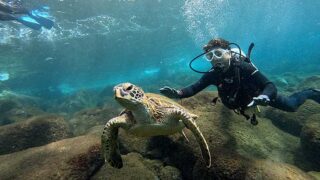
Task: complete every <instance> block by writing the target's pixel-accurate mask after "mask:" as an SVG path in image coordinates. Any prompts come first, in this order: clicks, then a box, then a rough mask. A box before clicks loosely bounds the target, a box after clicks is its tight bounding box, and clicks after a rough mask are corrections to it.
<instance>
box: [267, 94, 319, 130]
mask: <svg viewBox="0 0 320 180" xmlns="http://www.w3.org/2000/svg"><path fill="white" fill-rule="evenodd" d="M319 110H320V105H319V104H318V103H316V102H314V101H311V100H307V101H306V102H305V103H304V104H303V105H302V106H300V108H299V109H298V111H297V112H285V111H281V110H278V109H275V108H271V107H269V108H267V110H266V111H265V113H264V116H265V117H266V118H269V119H271V120H272V123H273V124H274V125H275V126H277V127H279V128H280V129H282V130H283V131H286V132H288V133H290V134H292V135H295V136H300V133H301V129H302V127H303V125H304V124H305V122H306V120H307V119H308V118H309V117H310V116H311V115H313V114H317V113H319Z"/></svg>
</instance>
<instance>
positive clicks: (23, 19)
mask: <svg viewBox="0 0 320 180" xmlns="http://www.w3.org/2000/svg"><path fill="white" fill-rule="evenodd" d="M48 9H49V8H48V7H47V6H44V7H41V8H39V9H34V10H28V9H26V8H24V7H20V6H17V5H13V4H11V3H6V2H4V1H1V0H0V20H1V21H17V22H20V23H21V24H23V25H25V26H27V27H29V28H31V29H34V30H40V29H41V27H44V28H46V29H51V28H52V27H53V25H54V22H53V21H52V20H50V19H48V13H47V12H45V11H46V10H48Z"/></svg>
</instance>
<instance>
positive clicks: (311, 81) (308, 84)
mask: <svg viewBox="0 0 320 180" xmlns="http://www.w3.org/2000/svg"><path fill="white" fill-rule="evenodd" d="M297 87H298V90H304V89H309V88H315V89H320V76H316V75H315V76H311V77H308V78H306V79H304V80H303V81H302V82H300V83H299V84H298V86H297Z"/></svg>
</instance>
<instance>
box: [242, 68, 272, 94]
mask: <svg viewBox="0 0 320 180" xmlns="http://www.w3.org/2000/svg"><path fill="white" fill-rule="evenodd" d="M241 68H242V70H243V71H244V75H245V76H247V78H248V79H249V81H250V82H251V83H253V84H255V85H256V86H257V87H258V89H260V94H261V95H267V96H268V97H269V98H270V99H275V98H276V96H277V88H276V86H275V85H274V84H273V83H272V82H271V81H270V80H269V79H268V78H267V77H266V76H264V75H263V74H262V73H261V72H260V71H259V70H258V69H257V68H256V67H255V66H254V65H252V64H249V63H246V62H243V63H242V65H241Z"/></svg>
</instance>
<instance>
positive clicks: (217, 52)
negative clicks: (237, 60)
mask: <svg viewBox="0 0 320 180" xmlns="http://www.w3.org/2000/svg"><path fill="white" fill-rule="evenodd" d="M206 58H207V60H208V61H210V63H211V65H212V66H213V67H215V68H216V69H219V70H222V71H223V72H225V71H227V70H228V68H229V66H230V59H231V52H230V50H226V49H222V48H215V49H212V50H211V51H209V52H208V53H206Z"/></svg>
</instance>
